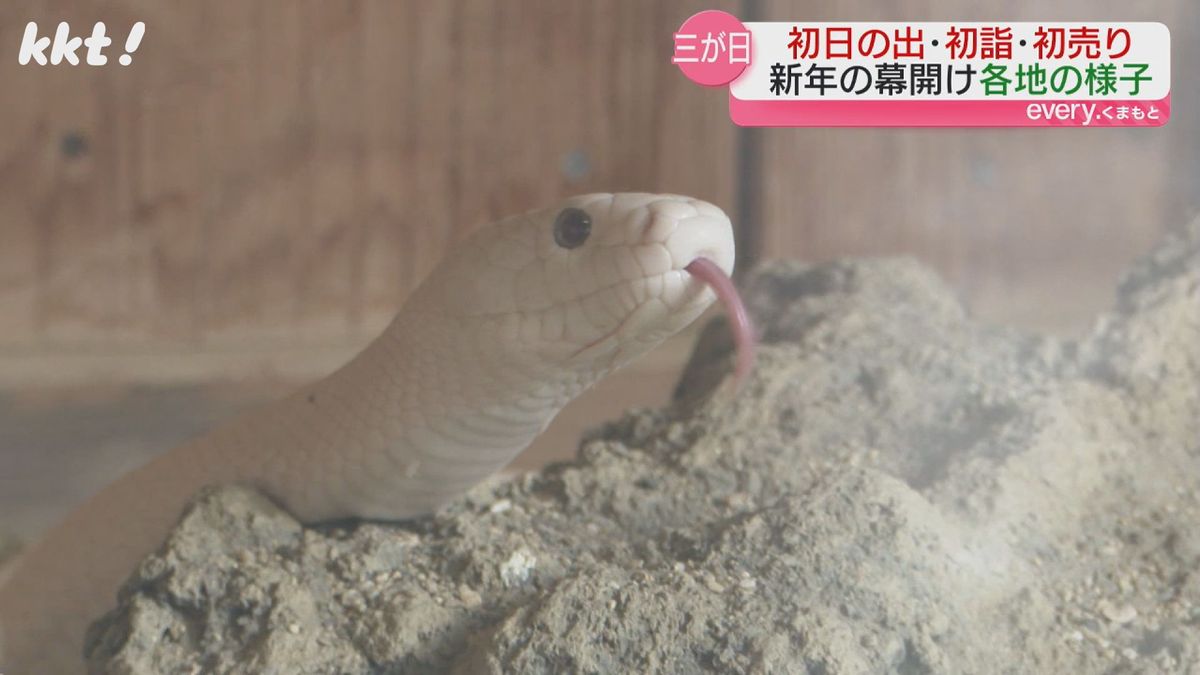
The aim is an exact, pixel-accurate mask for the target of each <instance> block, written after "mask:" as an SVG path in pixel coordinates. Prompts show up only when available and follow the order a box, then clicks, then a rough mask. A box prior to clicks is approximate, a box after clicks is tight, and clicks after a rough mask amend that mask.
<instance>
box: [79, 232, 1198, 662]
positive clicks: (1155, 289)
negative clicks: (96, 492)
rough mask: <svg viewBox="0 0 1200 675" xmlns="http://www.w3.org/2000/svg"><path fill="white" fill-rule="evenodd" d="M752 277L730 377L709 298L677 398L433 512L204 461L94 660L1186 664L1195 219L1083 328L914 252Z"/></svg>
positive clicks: (1192, 529)
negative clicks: (383, 515) (738, 359)
mask: <svg viewBox="0 0 1200 675" xmlns="http://www.w3.org/2000/svg"><path fill="white" fill-rule="evenodd" d="M1048 292H1049V291H1048ZM746 296H747V299H748V302H749V304H750V306H751V308H752V313H753V314H754V316H755V317H756V318H757V321H758V322H759V324H760V325H761V327H762V332H763V334H764V340H765V343H766V344H765V346H764V347H763V349H762V352H761V357H760V361H759V366H758V369H757V371H756V374H755V376H754V377H753V379H752V381H750V382H749V383H748V384H747V386H746V388H745V389H744V390H743V391H742V392H741V393H740V394H739V395H737V396H736V397H735V396H731V393H730V392H729V391H728V390H727V389H724V388H721V387H719V386H718V385H719V383H720V382H721V380H722V378H723V377H724V375H725V374H726V373H727V372H728V369H729V365H730V363H729V361H730V359H729V349H730V348H729V344H728V338H727V337H725V335H724V334H723V333H722V330H721V326H719V325H717V326H714V327H710V330H708V331H706V334H705V336H704V338H703V339H702V340H701V343H700V344H699V345H698V347H697V350H696V354H695V356H694V358H693V360H692V363H691V364H690V365H689V367H688V369H687V372H686V373H685V374H684V376H683V378H682V381H681V386H680V390H679V393H678V396H677V401H676V403H675V404H673V405H672V406H671V407H669V408H668V409H665V410H661V411H637V412H632V413H630V414H628V415H627V416H626V417H625V418H624V419H621V420H619V421H617V422H614V423H611V424H609V425H607V426H606V427H605V428H603V429H601V430H598V431H597V432H596V433H594V434H593V435H592V437H591V438H590V439H589V440H588V441H587V442H586V443H585V444H584V445H583V447H582V448H581V450H580V455H579V458H578V460H577V461H575V462H572V463H566V464H559V465H555V466H551V467H549V468H547V469H545V470H544V471H541V472H539V473H536V474H533V475H530V476H526V477H523V478H521V479H518V480H516V481H514V482H511V483H507V484H492V485H486V486H482V487H480V488H478V489H476V490H475V491H473V492H472V493H471V494H469V495H468V496H466V497H465V498H463V499H461V500H459V501H458V502H457V503H455V504H454V505H453V506H451V507H450V508H448V509H447V510H445V511H444V512H442V513H440V514H438V515H436V516H433V517H430V518H426V519H421V520H418V521H413V522H408V523H400V524H381V523H365V524H350V523H340V524H333V525H328V526H323V527H315V528H310V527H302V526H301V525H299V524H298V523H296V522H295V521H294V520H293V519H292V518H291V517H290V516H288V515H287V514H286V513H283V512H282V511H280V510H279V509H278V508H276V507H275V506H273V505H272V504H270V503H269V502H268V501H266V500H265V499H263V498H262V497H260V496H258V495H256V494H255V493H253V492H250V491H247V490H244V489H239V488H223V489H217V490H210V491H206V492H205V493H203V494H201V495H200V496H199V497H197V499H196V500H195V501H194V502H193V503H192V505H191V506H190V507H189V508H188V510H187V512H186V513H185V514H184V516H183V519H182V520H181V522H180V524H179V526H178V527H177V529H176V530H175V532H174V534H173V535H172V536H171V538H170V540H169V541H168V542H167V543H166V544H165V545H164V546H163V548H162V549H161V550H160V551H159V552H158V553H157V554H155V555H153V556H151V557H150V558H148V559H147V560H146V561H145V563H144V564H143V565H142V566H141V567H140V568H139V569H138V570H137V571H136V572H135V573H134V574H133V576H132V577H131V578H130V580H129V581H128V583H127V584H126V585H125V587H124V589H123V590H122V592H121V595H120V602H119V606H118V607H117V608H116V609H115V610H114V611H112V612H111V613H110V614H108V615H107V616H105V617H104V618H103V619H101V620H100V621H98V622H97V623H96V624H95V625H94V626H93V630H92V632H91V635H90V639H89V647H88V651H89V655H90V665H91V668H92V671H93V672H101V673H108V672H111V673H177V672H183V673H186V672H205V673H208V672H224V673H401V672H403V673H440V672H456V673H512V672H520V673H561V672H580V673H610V672H646V673H701V672H745V673H783V672H788V673H806V672H807V673H829V674H834V673H868V672H872V673H897V674H906V675H908V674H916V673H1030V672H1039V673H1040V672H1047V673H1048V672H1077V673H1101V672H1106V673H1107V672H1131V673H1158V672H1180V673H1182V672H1195V671H1194V670H1191V671H1190V670H1188V669H1189V668H1195V664H1197V663H1200V575H1197V574H1196V573H1195V570H1196V569H1200V528H1197V527H1196V526H1195V524H1196V523H1197V522H1200V384H1198V383H1200V236H1198V235H1197V232H1196V229H1195V228H1193V229H1192V230H1189V231H1186V232H1184V233H1182V234H1181V235H1180V236H1178V237H1176V238H1174V239H1172V240H1170V241H1168V242H1167V243H1166V244H1165V245H1164V246H1163V247H1162V249H1160V250H1159V251H1157V252H1156V253H1155V254H1153V255H1152V256H1150V257H1149V258H1147V260H1146V261H1144V262H1143V263H1141V264H1140V265H1139V266H1138V267H1136V268H1135V269H1134V270H1133V271H1132V272H1131V273H1130V274H1129V275H1128V277H1127V279H1126V281H1125V282H1124V284H1123V286H1122V290H1121V297H1120V299H1119V301H1118V303H1117V305H1116V309H1115V310H1114V311H1113V312H1112V313H1111V314H1109V315H1108V316H1106V317H1104V318H1103V319H1102V320H1100V321H1099V322H1098V323H1097V327H1096V329H1095V331H1094V332H1093V333H1092V334H1091V335H1090V336H1088V337H1086V338H1085V339H1083V340H1082V341H1080V342H1078V343H1075V342H1067V341H1060V340H1056V339H1051V338H1046V337H1037V336H1030V335H1025V334H1021V333H1018V332H1016V331H1013V330H1008V329H1005V328H1001V327H992V326H984V325H980V324H979V323H977V322H975V321H973V320H972V319H971V318H970V317H969V316H968V315H967V313H966V312H965V311H964V310H963V309H962V307H961V306H960V305H959V303H958V302H957V301H956V300H955V299H954V297H953V296H952V295H951V294H950V293H949V292H948V291H947V289H946V288H945V287H944V286H943V284H942V283H941V282H939V281H938V280H937V279H936V278H935V277H934V276H933V275H932V274H931V273H930V272H928V271H927V270H925V269H923V268H921V267H920V266H918V265H916V264H915V263H912V262H908V261H903V260H868V261H843V262H836V263H832V264H827V265H819V266H810V265H802V264H798V263H788V262H783V263H777V264H773V265H769V266H766V267H764V268H763V269H761V270H760V271H758V272H757V273H756V274H754V275H752V277H751V278H750V279H749V280H748V282H747V289H746Z"/></svg>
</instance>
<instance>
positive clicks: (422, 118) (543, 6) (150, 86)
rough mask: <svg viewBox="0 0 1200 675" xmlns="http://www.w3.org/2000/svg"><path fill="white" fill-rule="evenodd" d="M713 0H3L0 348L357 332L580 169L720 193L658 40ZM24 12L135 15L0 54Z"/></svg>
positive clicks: (567, 190)
mask: <svg viewBox="0 0 1200 675" xmlns="http://www.w3.org/2000/svg"><path fill="white" fill-rule="evenodd" d="M714 4H716V5H721V4H722V3H720V2H718V3H713V2H711V1H709V0H682V1H672V2H645V1H644V0H618V1H615V2H604V3H599V2H596V3H593V2H559V1H557V0H536V1H534V2H521V3H507V2H504V3H498V2H493V1H492V0H455V1H453V2H407V1H406V2H390V1H383V0H380V1H376V2H366V1H348V0H310V1H307V2H291V1H286V2H285V1H281V2H240V1H233V0H230V1H222V2H192V3H146V2H139V1H137V0H113V1H110V2H104V3H82V2H77V1H68V0H58V1H55V0H29V1H25V2H9V3H5V4H4V5H3V7H2V8H0V45H3V52H4V53H6V54H9V57H7V58H4V59H0V81H3V82H4V85H5V88H6V96H5V105H3V106H0V236H2V237H3V246H2V247H0V320H2V321H3V326H4V328H3V331H0V350H3V351H5V352H6V353H7V354H9V355H13V354H21V355H26V354H28V355H30V358H32V359H34V361H36V357H37V356H38V355H39V354H46V353H50V354H52V355H55V358H57V356H58V355H65V356H66V357H70V356H71V355H73V354H76V353H78V352H79V351H80V350H82V351H84V352H96V351H99V352H102V353H127V352H136V353H139V354H145V353H153V352H155V351H156V350H159V351H163V350H165V351H167V352H172V351H174V352H182V353H189V354H194V353H197V352H200V351H206V350H208V351H212V350H216V351H220V350H223V349H232V350H235V351H245V350H253V349H265V350H274V349H276V348H280V347H294V346H296V345H297V344H304V345H324V344H342V343H347V342H348V343H357V342H358V341H361V340H362V339H365V337H366V336H369V335H370V334H371V333H372V332H373V331H375V330H376V329H377V328H378V327H379V326H380V324H381V323H382V322H383V321H384V320H385V319H386V318H387V317H388V315H389V314H390V313H392V312H393V311H394V309H395V308H396V306H397V305H398V303H399V302H400V300H401V299H402V298H403V297H404V295H405V294H406V292H407V291H408V290H409V289H410V288H411V287H412V286H413V284H414V283H415V282H416V281H417V280H419V279H420V278H421V277H422V276H423V275H424V274H425V272H426V271H427V270H428V269H429V268H430V267H431V266H432V265H433V264H435V263H436V261H437V259H438V257H439V256H440V254H441V253H442V251H443V250H444V249H445V247H446V246H447V243H448V242H450V241H451V240H453V239H454V238H456V237H458V236H460V235H461V234H462V233H463V232H465V231H466V230H468V229H470V228H471V227H473V226H476V225H478V224H483V223H486V222H489V221H490V220H492V219H494V218H496V217H499V216H503V215H508V214H511V213H514V212H519V211H521V210H525V209H528V208H533V207H536V206H540V205H542V204H544V203H545V202H547V201H549V200H552V199H554V198H556V197H559V196H565V195H568V194H573V193H578V192H586V191H595V190H605V191H607V190H628V189H638V190H649V191H678V192H685V193H692V194H697V195H704V196H705V197H707V198H708V199H710V200H712V201H714V202H716V203H718V204H722V205H725V206H732V205H733V201H734V176H733V172H734V165H733V164H732V163H731V162H729V161H728V158H729V157H731V156H732V155H733V145H734V134H735V130H734V129H733V127H732V126H731V125H730V124H729V123H728V120H727V116H726V113H725V110H724V101H723V99H722V98H721V97H719V96H713V95H711V92H706V91H704V90H701V89H700V88H698V87H695V86H693V85H691V84H690V83H688V82H687V81H686V80H684V79H683V78H682V77H680V76H679V75H678V73H677V71H676V70H675V68H674V67H673V66H672V65H671V64H670V63H669V61H668V58H667V57H668V55H669V54H670V49H671V29H672V28H673V27H675V26H678V25H679V24H680V23H681V22H682V21H683V19H684V18H686V17H687V16H688V15H689V14H691V13H693V12H694V11H698V9H700V8H702V7H709V6H713V5H714ZM724 4H725V5H726V6H728V5H730V4H732V3H728V2H726V3H724ZM30 19H36V20H38V21H39V25H40V26H41V30H42V32H43V34H45V33H49V32H51V31H52V30H53V28H54V25H55V24H56V23H57V21H59V20H67V21H69V22H70V23H71V25H72V27H73V28H74V32H75V33H81V32H85V30H86V32H90V27H91V25H92V24H93V23H94V22H95V21H98V20H103V21H105V22H106V23H107V25H108V27H109V33H110V35H112V36H113V37H114V38H116V39H115V41H114V42H115V44H116V45H118V46H119V45H121V44H123V42H124V37H125V35H126V34H127V33H128V30H129V27H130V26H131V25H132V24H133V23H134V22H135V21H138V20H141V21H144V22H145V23H146V25H147V29H146V35H145V38H144V40H143V42H142V45H141V47H140V48H139V49H138V51H137V52H136V53H135V54H134V61H133V64H132V66H130V67H127V68H122V67H121V66H119V65H116V64H115V63H110V65H107V66H104V67H85V66H79V67H70V66H66V65H62V66H57V67H36V66H33V65H29V66H23V67H22V66H18V65H17V64H16V58H15V55H16V51H17V46H18V45H19V43H20V40H21V35H22V32H23V30H24V25H25V22H26V21H28V20H30ZM119 53H120V52H119V51H118V52H116V53H115V54H113V55H112V57H110V58H111V59H112V60H113V61H115V56H116V54H119ZM26 362H31V361H28V360H27V361H26Z"/></svg>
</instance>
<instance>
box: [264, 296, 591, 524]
mask: <svg viewBox="0 0 1200 675" xmlns="http://www.w3.org/2000/svg"><path fill="white" fill-rule="evenodd" d="M511 329H512V327H511V326H509V325H505V319H504V318H502V317H496V318H488V317H483V318H480V317H466V318H464V317H456V316H453V315H447V314H438V313H430V312H426V311H422V310H421V309H420V308H419V307H416V308H411V307H410V308H406V309H405V310H402V311H401V313H400V314H399V315H398V316H397V317H396V319H395V320H394V321H393V322H392V324H390V325H389V326H388V328H387V329H386V330H385V331H384V333H383V334H382V335H381V336H380V337H379V338H377V339H376V340H375V341H374V342H373V343H371V345H370V346H368V347H367V349H365V350H364V351H363V352H362V353H360V354H359V355H358V356H357V357H355V358H354V359H353V360H352V361H351V362H350V363H348V364H347V365H346V366H344V367H343V368H342V369H340V370H339V371H337V372H335V373H334V374H333V375H331V376H329V377H328V378H326V379H325V380H322V381H321V382H318V383H317V384H315V385H312V386H311V387H308V388H306V389H304V390H302V391H300V392H298V393H297V394H295V395H294V396H292V397H290V398H289V399H287V400H286V401H284V402H283V403H282V404H281V405H280V406H279V409H278V410H277V411H276V412H275V414H272V415H262V414H260V415H256V416H254V419H255V420H256V421H257V422H258V423H260V424H264V425H269V429H281V430H288V431H287V433H288V437H287V438H284V439H280V443H279V444H280V445H283V446H286V447H287V448H288V450H287V451H286V452H283V453H278V454H276V456H275V457H274V459H273V461H269V462H267V463H266V464H265V465H264V466H263V469H262V471H261V479H260V480H259V481H258V483H259V484H260V486H261V487H263V488H264V489H265V490H266V491H267V492H269V493H271V494H273V495H274V496H275V497H276V498H277V499H279V500H280V501H282V502H283V503H284V505H285V506H287V507H288V508H289V510H291V511H292V512H293V513H294V514H295V515H297V516H298V517H300V518H301V519H302V520H307V521H321V520H329V519H335V518H345V517H359V518H372V519H389V520H390V519H400V518H407V517H412V516H416V515H421V514H424V513H428V512H431V511H433V510H435V509H436V508H437V507H438V506H440V505H442V504H443V503H445V502H446V501H449V500H450V499H452V498H453V497H455V496H457V495H459V494H461V493H462V492H463V491H464V490H466V489H468V488H470V487H471V486H472V485H474V484H476V483H478V482H480V481H482V480H484V479H485V478H487V477H488V476H490V475H491V474H493V473H495V472H496V471H497V470H499V469H500V468H502V467H503V466H505V465H506V464H508V463H509V462H510V461H512V459H513V458H514V457H516V455H517V454H519V453H520V452H521V451H522V450H524V449H525V448H526V447H528V446H529V444H530V443H531V442H532V441H533V440H534V438H536V437H537V436H538V435H539V434H540V433H541V432H542V431H543V430H545V428H546V426H547V425H549V423H550V422H551V420H553V419H554V416H555V415H557V414H558V412H559V411H560V410H561V409H562V407H563V406H564V405H565V404H566V403H567V402H569V401H570V400H571V399H572V398H574V397H575V396H576V395H578V394H579V393H581V392H582V391H583V390H584V389H586V388H587V387H588V386H590V385H591V384H592V382H594V381H595V380H596V379H598V378H599V377H600V376H601V374H599V373H597V374H592V373H588V372H579V371H577V370H570V369H563V368H553V367H549V366H547V365H546V363H545V358H544V356H542V355H539V354H532V353H525V352H523V351H522V350H521V349H519V348H515V347H514V346H513V345H514V343H513V342H512V340H513V339H514V338H515V337H516V336H514V335H512V334H511ZM506 341H507V342H506ZM267 428H268V427H267V426H264V427H263V429H267ZM328 430H336V432H337V433H335V434H329V433H328ZM322 431H324V432H325V433H324V434H322V433H321V432H322ZM262 433H263V431H262V430H260V429H255V430H251V431H250V433H249V434H248V435H249V436H251V437H253V438H255V439H261V437H262Z"/></svg>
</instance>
